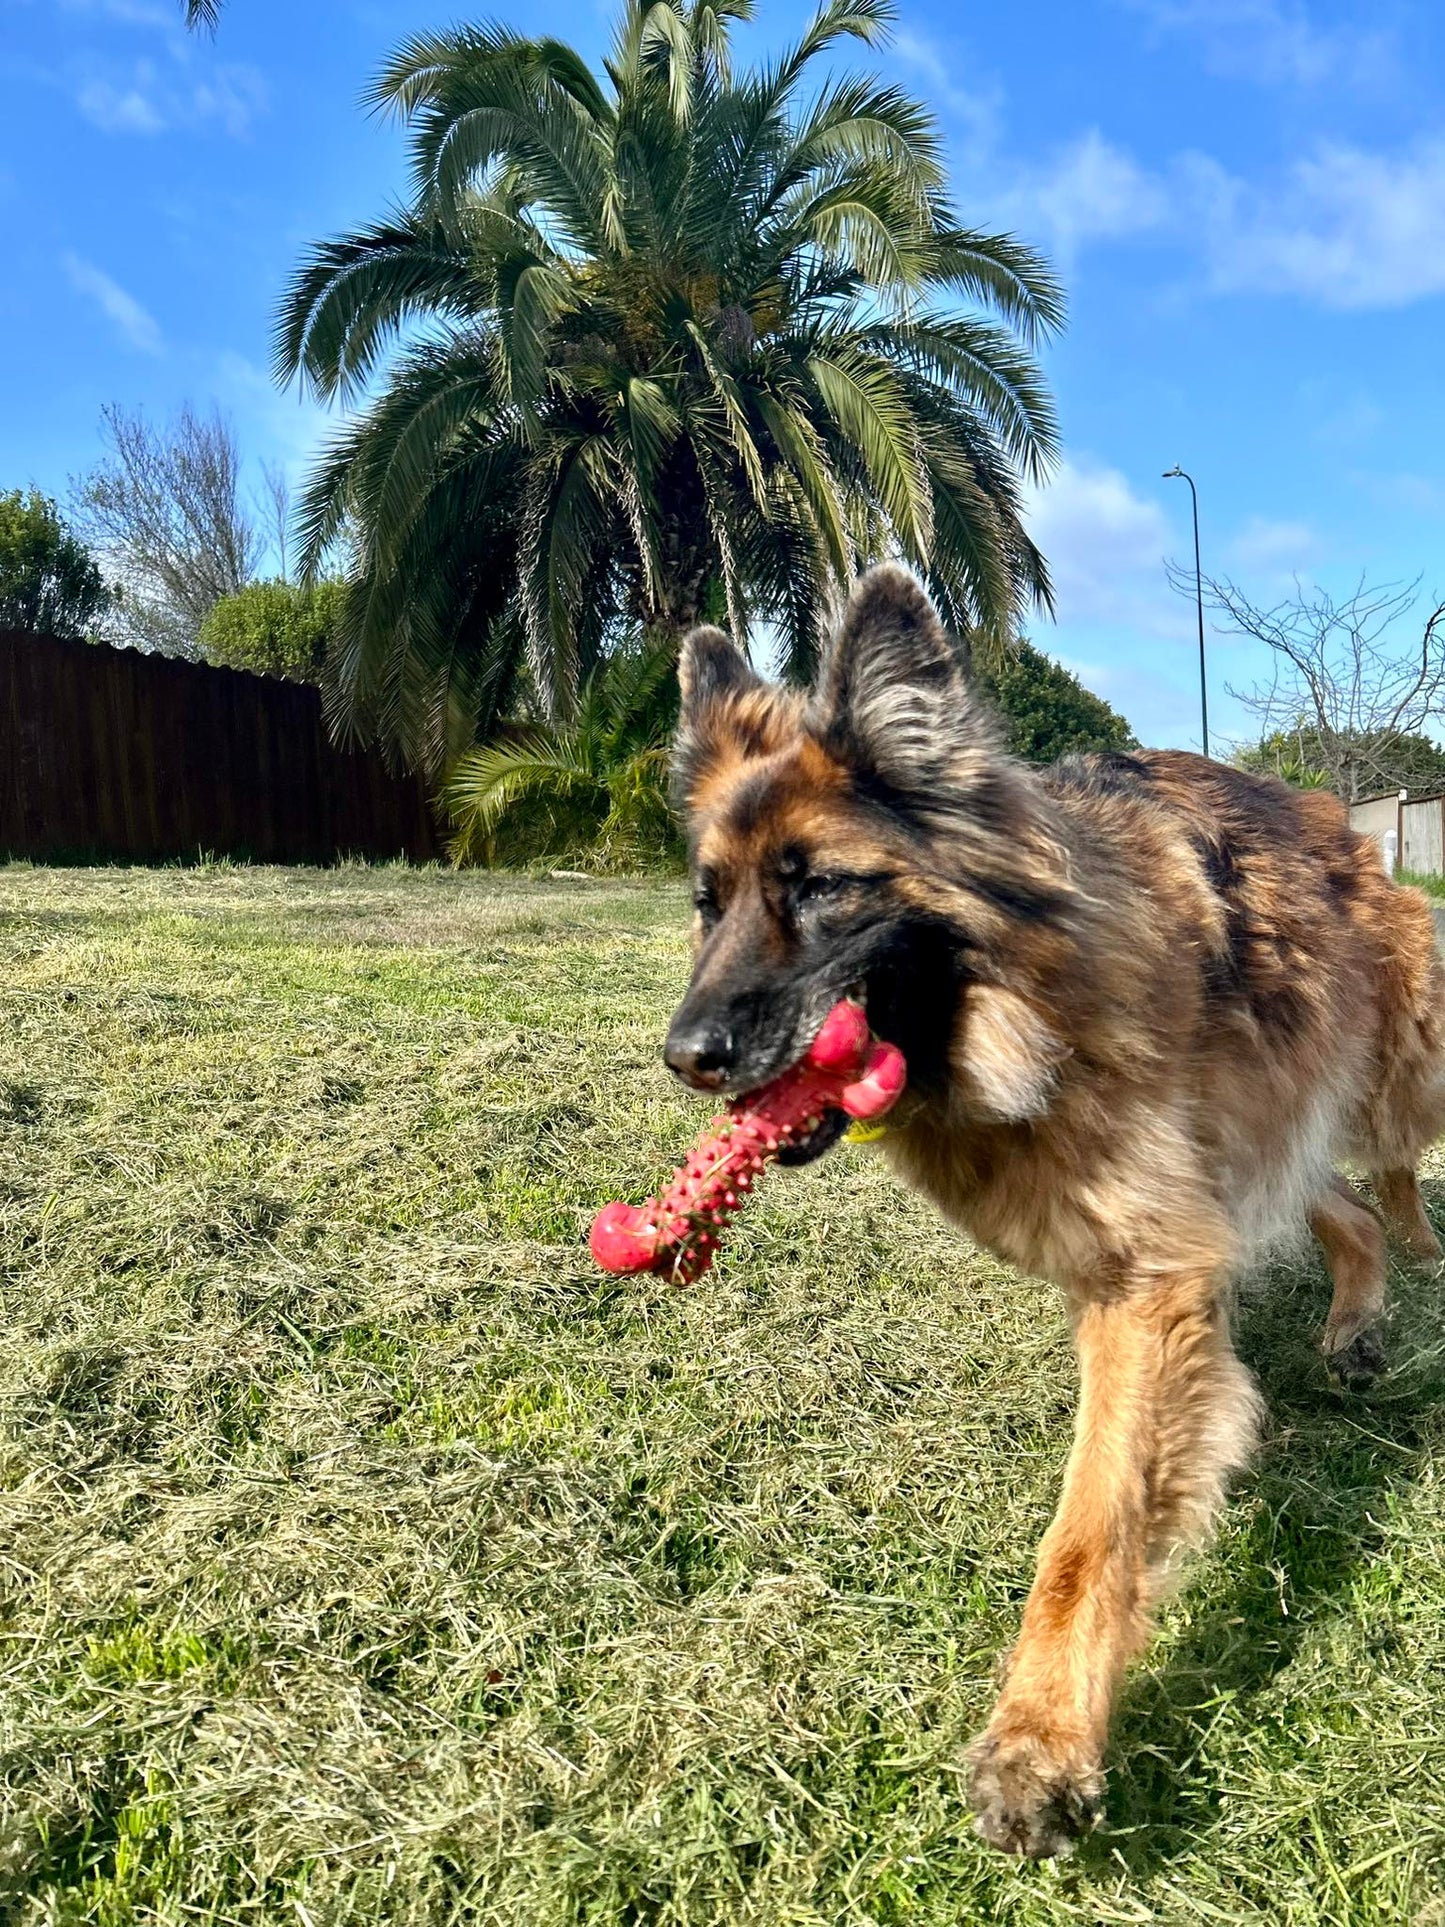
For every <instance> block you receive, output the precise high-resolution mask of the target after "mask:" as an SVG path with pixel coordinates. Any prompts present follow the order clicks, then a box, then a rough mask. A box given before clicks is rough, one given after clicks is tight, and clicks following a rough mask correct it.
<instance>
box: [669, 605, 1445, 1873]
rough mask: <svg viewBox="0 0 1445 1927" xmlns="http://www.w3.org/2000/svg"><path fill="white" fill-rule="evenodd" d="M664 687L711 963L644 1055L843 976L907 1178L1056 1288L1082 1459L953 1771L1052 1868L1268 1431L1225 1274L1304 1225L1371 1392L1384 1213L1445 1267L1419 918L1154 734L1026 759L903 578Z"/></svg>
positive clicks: (1347, 1359)
mask: <svg viewBox="0 0 1445 1927" xmlns="http://www.w3.org/2000/svg"><path fill="white" fill-rule="evenodd" d="M682 683H683V714H682V721H681V726H680V729H679V734H678V743H677V751H676V761H675V771H676V781H677V786H678V792H679V796H680V800H681V802H682V804H683V807H684V808H685V811H686V814H687V818H688V823H689V830H690V837H691V844H692V851H693V865H694V875H695V879H696V890H697V905H698V909H697V926H696V933H695V934H696V966H695V970H694V974H693V979H692V983H691V986H690V988H689V990H688V993H687V997H686V999H685V1000H684V1002H683V1004H682V1006H681V1008H680V1009H679V1011H678V1013H677V1017H676V1018H675V1020H674V1023H673V1027H672V1030H671V1032H670V1034H669V1040H668V1051H667V1054H668V1061H669V1062H670V1063H671V1064H672V1065H673V1067H674V1069H675V1070H677V1071H678V1073H679V1074H680V1075H681V1076H683V1077H685V1078H686V1079H687V1080H688V1081H689V1082H691V1083H693V1084H695V1085H697V1086H699V1087H705V1088H709V1089H723V1090H731V1091H741V1090H748V1089H751V1088H753V1087H754V1086H756V1085H758V1084H760V1083H761V1082H763V1081H764V1080H765V1079H767V1078H769V1077H771V1076H773V1075H774V1074H775V1073H776V1072H777V1071H778V1070H780V1069H781V1068H782V1067H783V1066H785V1065H786V1064H788V1063H790V1062H793V1061H794V1060H795V1059H796V1058H797V1057H799V1056H801V1054H802V1052H803V1051H804V1050H805V1049H806V1047H807V1045H808V1043H809V1041H810V1039H811V1037H812V1036H813V1034H814V1033H815V1032H816V1030H817V1027H818V1024H819V1022H820V1021H821V1019H822V1016H823V1014H824V1013H825V1012H826V1011H827V1010H828V1009H829V1007H830V1006H831V1005H832V1004H833V1002H834V1001H835V1000H836V999H837V998H838V997H839V996H841V995H842V994H844V992H845V991H847V990H850V989H852V990H853V991H854V992H855V994H862V995H865V996H866V999H867V1006H868V1011H869V1015H870V1017H871V1019H872V1022H873V1026H874V1028H875V1030H876V1031H877V1032H878V1033H879V1034H880V1035H882V1036H884V1037H887V1038H890V1039H892V1041H894V1042H895V1043H897V1044H899V1045H900V1046H901V1047H902V1049H903V1050H904V1052H905V1054H906V1057H907V1060H908V1069H909V1089H908V1092H907V1094H906V1096H905V1099H904V1102H903V1104H902V1105H901V1106H900V1109H899V1111H898V1113H897V1115H896V1121H895V1122H894V1124H893V1128H892V1129H891V1130H890V1131H889V1133H888V1135H887V1136H886V1138H885V1139H884V1149H885V1152H886V1154H887V1155H888V1157H889V1158H890V1159H891V1160H892V1162H893V1164H894V1166H895V1168H896V1169H897V1171H898V1172H899V1174H900V1175H901V1176H902V1177H903V1178H904V1179H906V1180H907V1182H909V1183H910V1184H913V1185H915V1186H917V1187H918V1188H919V1189H920V1190H922V1191H923V1192H925V1193H926V1194H927V1195H928V1196H929V1197H931V1198H932V1199H933V1200H934V1201H935V1202H936V1203H937V1205H938V1206H939V1208H940V1209H941V1210H942V1211H943V1212H944V1213H945V1214H946V1215H947V1216H948V1217H949V1218H951V1219H952V1220H954V1221H955V1222H956V1223H957V1224H959V1225H961V1226H962V1227H964V1229H965V1230H967V1231H968V1232H969V1233H970V1234H971V1235H972V1236H973V1237H974V1238H976V1239H977V1240H978V1241H979V1242H981V1243H982V1244H984V1245H986V1246H988V1248H989V1249H990V1250H992V1251H994V1252H996V1253H998V1255H999V1256H1000V1257H1003V1258H1005V1259H1007V1260H1009V1261H1011V1262H1012V1263H1013V1264H1015V1265H1017V1266H1018V1267H1019V1268H1020V1269H1022V1270H1024V1271H1027V1272H1032V1273H1036V1274H1039V1275H1042V1276H1044V1277H1047V1278H1051V1279H1053V1280H1054V1281H1056V1282H1057V1283H1058V1284H1059V1285H1060V1286H1061V1287H1062V1288H1063V1290H1064V1292H1065V1293H1066V1295H1067V1300H1068V1305H1069V1309H1070V1314H1071V1317H1072V1321H1073V1327H1074V1333H1075V1339H1076V1343H1077V1348H1078V1355H1079V1368H1080V1378H1081V1391H1080V1401H1079V1411H1078V1419H1077V1425H1076V1431H1075V1438H1074V1446H1073V1452H1072V1455H1071V1457H1070V1460H1069V1465H1068V1470H1067V1473H1066V1475H1065V1479H1064V1490H1063V1496H1062V1501H1061V1504H1060V1507H1059V1511H1058V1515H1057V1517H1056V1518H1055V1520H1054V1523H1053V1525H1052V1526H1051V1527H1050V1529H1049V1531H1048V1533H1047V1534H1046V1535H1045V1538H1044V1541H1043V1545H1042V1547H1041V1549H1040V1554H1039V1563H1038V1573H1037V1577H1036V1579H1035V1582H1034V1586H1033V1590H1032V1592H1031V1594H1030V1596H1029V1600H1028V1604H1027V1607H1026V1608H1025V1611H1024V1616H1023V1626H1022V1631H1021V1635H1020V1638H1019V1641H1018V1645H1017V1647H1016V1649H1015V1651H1014V1654H1013V1657H1012V1662H1011V1665H1010V1667H1009V1671H1008V1676H1007V1683H1006V1684H1005V1686H1004V1688H1003V1692H1002V1695H1001V1697H1000V1699H999V1702H998V1705H997V1707H996V1709H995V1711H994V1714H993V1717H992V1719H991V1720H990V1722H989V1725H988V1728H987V1730H986V1732H985V1733H984V1735H983V1736H982V1738H981V1739H980V1740H979V1742H978V1743H977V1745H976V1747H975V1749H974V1752H973V1755H972V1800H973V1804H974V1806H975V1808H976V1810H977V1813H978V1826H979V1829H980V1831H981V1832H982V1833H983V1834H984V1835H985V1837H986V1838H987V1839H989V1840H991V1841H993V1842H994V1843H995V1844H996V1845H998V1846H1000V1847H1002V1848H1004V1849H1006V1850H1007V1851H1009V1852H1013V1853H1023V1854H1033V1855H1039V1854H1049V1853H1054V1852H1058V1851H1059V1850H1061V1848H1063V1847H1064V1846H1065V1845H1066V1844H1067V1843H1068V1841H1069V1840H1070V1839H1071V1837H1072V1836H1073V1835H1075V1834H1076V1833H1078V1832H1079V1831H1081V1830H1082V1829H1084V1828H1085V1827H1087V1826H1088V1825H1090V1824H1091V1823H1092V1821H1093V1819H1094V1817H1095V1816H1096V1814H1097V1812H1098V1810H1099V1803H1100V1799H1101V1792H1102V1758H1103V1753H1104V1747H1105V1741H1106V1737H1107V1728H1108V1722H1109V1712H1110V1703H1111V1699H1112V1697H1113V1693H1114V1689H1115V1685H1116V1683H1117V1680H1118V1678H1119V1675H1120V1672H1121V1670H1122V1669H1123V1667H1124V1665H1125V1663H1126V1662H1127V1660H1128V1658H1129V1656H1130V1655H1131V1653H1133V1652H1134V1651H1136V1650H1137V1648H1138V1647H1139V1645H1140V1644H1141V1642H1142V1641H1143V1639H1144V1638H1145V1636H1146V1632H1147V1621H1148V1614H1149V1609H1150V1605H1151V1602H1152V1600H1153V1599H1154V1598H1155V1597H1156V1596H1157V1593H1158V1590H1159V1587H1160V1584H1161V1582H1162V1581H1163V1579H1164V1578H1165V1576H1166V1574H1167V1571H1168V1568H1169V1566H1170V1563H1171V1560H1172V1558H1173V1557H1174V1555H1175V1553H1176V1550H1177V1549H1178V1548H1179V1547H1180V1546H1181V1545H1182V1544H1183V1543H1185V1542H1186V1541H1188V1540H1189V1539H1190V1538H1193V1537H1196V1536H1197V1535H1198V1533H1199V1532H1200V1531H1201V1530H1202V1529H1203V1528H1204V1527H1205V1525H1206V1524H1207V1522H1208V1520H1209V1517H1210V1515H1211V1513H1212V1512H1213V1510H1214V1508H1215V1506H1216V1505H1217V1503H1218V1501H1219V1497H1220V1493H1221V1490H1222V1487H1223V1484H1224V1481H1225V1479H1226V1476H1227V1475H1228V1474H1229V1473H1230V1471H1231V1470H1232V1469H1234V1468H1236V1467H1238V1466H1239V1465H1241V1463H1242V1462H1243V1461H1244V1459H1245V1458H1246V1456H1247V1454H1248V1453H1249V1450H1250V1446H1251V1442H1252V1440H1253V1437H1254V1432H1255V1424H1256V1394H1255V1391H1254V1388H1253V1385H1252V1382H1251V1379H1250V1376H1249V1374H1248V1373H1247V1372H1246V1370H1245V1369H1244V1367H1243V1366H1242V1365H1241V1364H1240V1362H1239V1361H1238V1359H1237V1358H1236V1357H1235V1354H1234V1351H1233V1348H1232V1346H1231V1342H1230V1330H1229V1303H1230V1287H1231V1283H1232V1281H1233V1279H1234V1278H1235V1277H1236V1276H1237V1275H1238V1273H1239V1272H1240V1270H1241V1268H1242V1267H1243V1266H1244V1265H1245V1264H1246V1263H1247V1261H1248V1260H1249V1259H1250V1258H1251V1257H1252V1256H1253V1255H1255V1254H1257V1253H1258V1252H1259V1251H1260V1250H1261V1249H1263V1248H1264V1247H1265V1246H1267V1245H1268V1244H1269V1243H1270V1242H1271V1241H1273V1240H1276V1239H1278V1238H1280V1237H1282V1236H1285V1235H1288V1234H1289V1233H1291V1232H1292V1231H1293V1230H1294V1229H1295V1228H1296V1227H1297V1226H1298V1227H1301V1228H1302V1227H1303V1226H1304V1225H1305V1224H1306V1223H1307V1224H1308V1225H1309V1226H1310V1228H1311V1229H1312V1230H1313V1231H1314V1233H1315V1235H1316V1236H1317V1237H1318V1239H1319V1241H1320V1243H1321V1244H1322V1245H1323V1247H1324V1250H1325V1254H1326V1256H1327V1258H1328V1261H1329V1265H1330V1269H1331V1272H1332V1275H1333V1279H1334V1298H1333V1302H1332V1303H1331V1305H1330V1309H1329V1315H1328V1319H1327V1322H1326V1325H1325V1329H1324V1337H1323V1347H1324V1351H1325V1354H1326V1357H1327V1359H1328V1360H1329V1361H1330V1362H1331V1363H1332V1364H1333V1366H1334V1367H1335V1369H1336V1371H1337V1372H1338V1374H1339V1375H1340V1376H1341V1377H1343V1378H1346V1379H1352V1380H1364V1379H1368V1378H1370V1377H1372V1376H1373V1375H1374V1374H1375V1373H1376V1372H1377V1371H1378V1370H1379V1369H1380V1368H1381V1366H1382V1365H1383V1362H1384V1358H1383V1351H1382V1347H1381V1323H1382V1317H1383V1312H1384V1285H1385V1248H1384V1232H1383V1230H1382V1228H1381V1223H1380V1217H1383V1219H1384V1221H1385V1224H1386V1225H1387V1226H1388V1227H1389V1228H1390V1229H1391V1230H1393V1231H1394V1232H1395V1233H1396V1234H1398V1236H1399V1238H1400V1239H1401V1240H1402V1241H1403V1243H1404V1244H1405V1245H1406V1247H1407V1248H1408V1249H1409V1251H1410V1252H1412V1253H1413V1254H1415V1255H1416V1256H1418V1257H1420V1258H1422V1259H1432V1260H1433V1259H1436V1258H1438V1257H1439V1255H1440V1247H1439V1245H1438V1244H1437V1242H1436V1239H1435V1235H1434V1233H1433V1231H1432V1230H1431V1228H1430V1225H1429V1222H1428V1220H1427V1218H1426V1216H1425V1213H1424V1210H1423V1208H1422V1205H1421V1202H1420V1194H1419V1191H1418V1188H1417V1185H1416V1179H1415V1164H1416V1161H1417V1159H1418V1157H1419V1154H1420V1152H1421V1150H1422V1149H1423V1148H1424V1147H1425V1146H1426V1145H1427V1144H1429V1143H1430V1141H1431V1140H1432V1139H1433V1138H1435V1137H1436V1136H1437V1134H1439V1133H1440V1131H1441V1130H1442V1128H1445V1055H1442V1044H1445V1036H1442V1030H1445V981H1442V969H1441V964H1440V960H1439V958H1438V956H1437V952H1436V946H1435V933H1434V926H1433V922H1432V919H1431V915H1430V911H1429V908H1428V906H1427V904H1426V903H1425V901H1424V900H1423V898H1421V897H1420V896H1418V895H1417V894H1415V893H1414V892H1412V891H1409V890H1405V889H1400V888H1397V887H1396V886H1395V885H1394V884H1393V883H1392V882H1391V881H1390V880H1389V879H1388V877H1387V876H1386V875H1385V872H1384V870H1383V868H1382V866H1381V864H1380V861H1379V857H1378V855H1377V853H1376V851H1375V849H1374V847H1373V845H1372V844H1370V843H1369V842H1368V841H1367V840H1366V839H1365V838H1363V837H1361V836H1358V835H1357V834H1355V833H1354V832H1353V831H1352V830H1351V829H1350V827H1349V824H1348V822H1347V820H1346V817H1345V814H1344V811H1343V810H1342V809H1341V807H1340V805H1339V803H1338V802H1337V801H1336V800H1335V799H1334V798H1333V797H1331V796H1327V795H1323V794H1319V793H1315V794H1300V793H1297V792H1295V791H1292V790H1289V789H1287V788H1286V787H1285V786H1284V785H1283V784H1282V783H1277V782H1274V781H1272V780H1269V779H1265V778H1256V777H1251V776H1246V775H1243V774H1241V773H1239V772H1238V771H1236V770H1233V769H1228V768H1225V767H1222V766H1221V765H1219V764H1216V763H1211V762H1207V761H1205V760H1203V759H1202V758H1200V757H1196V756H1190V755H1185V754H1182V753H1179V752H1174V751H1165V752H1157V753H1143V754H1140V755H1137V756H1117V757H1106V758H1084V759H1080V760H1076V761H1072V762H1067V763H1064V764H1061V765H1060V766H1058V767H1057V768H1055V769H1053V770H1050V771H1047V772H1043V773H1040V772H1036V771H1032V770H1029V769H1026V768H1025V767H1023V766H1022V765H1020V764H1018V763H1016V762H1014V761H1012V760H1011V759H1010V758H1009V757H1008V756H1007V755H1005V754H1004V753H1003V751H1002V750H1001V748H1000V746H999V739H998V736H997V733H996V730H995V727H994V725H993V723H992V721H991V719H990V717H989V716H988V714H987V713H986V712H985V710H984V708H983V707H982V705H981V704H980V703H979V701H978V700H977V699H976V698H975V696H974V695H973V693H972V691H971V689H970V686H969V682H968V679H967V675H966V671H965V669H964V667H963V664H962V661H961V658H960V655H959V653H958V651H957V650H956V649H955V648H954V646H953V645H952V644H951V643H950V642H949V640H948V638H947V637H946V636H945V634H944V632H943V629H942V627H941V625H940V624H939V621H938V619H937V617H936V615H935V613H934V611H933V609H932V607H931V605H930V603H929V602H928V599H927V597H926V596H925V594H924V593H923V591H922V589H921V588H920V587H919V585H918V583H917V582H916V581H915V580H914V579H913V578H912V577H911V576H910V575H908V574H907V573H906V572H904V571H903V570H901V569H897V568H891V567H889V568H881V569H876V570H874V571H873V572H872V573H870V574H869V575H867V576H865V577H864V578H863V580H862V581H861V582H860V583H859V584H858V586H857V589H856V590H855V592H854V595H853V598H852V601H851V603H850V605H849V607H848V610H847V613H846V615H845V617H844V619H843V622H842V625H841V627H840V629H839V631H838V633H837V635H836V637H835V638H834V641H833V644H832V646H831V649H830V650H829V652H828V654H827V656H826V658H825V661H824V663H823V667H822V670H821V672H820V675H819V679H818V684H817V687H816V689H815V690H814V691H813V693H812V695H811V696H810V697H804V696H802V695H801V694H798V693H795V692H790V691H786V690H783V689H780V688H777V687H775V686H772V685H769V684H766V683H764V682H762V681H760V680H759V679H758V678H757V677H756V676H755V675H754V674H753V672H752V671H751V669H750V668H749V667H748V665H747V663H746V661H745V660H744V658H743V657H742V656H741V655H740V654H739V652H738V651H737V650H736V649H735V648H734V647H733V645H732V644H731V643H730V642H729V641H728V640H727V638H726V637H724V636H723V635H722V634H721V633H720V632H719V631H717V630H715V629H701V630H698V631H696V632H695V633H694V634H693V635H692V636H691V637H689V639H688V642H687V645H686V648H685V650H684V655H683V662H682ZM834 1134H835V1133H834V1131H833V1130H832V1129H831V1128H830V1127H828V1126H825V1128H824V1129H823V1130H822V1131H821V1132H820V1133H819V1135H818V1139H817V1141H816V1142H815V1143H814V1144H812V1145H811V1146H809V1147H806V1149H808V1150H810V1151H813V1152H816V1151H818V1150H821V1149H822V1148H824V1147H825V1146H826V1144H827V1143H829V1142H831V1141H832V1136H833V1135H834ZM1342 1158H1347V1159H1350V1160H1352V1161H1353V1162H1354V1163H1356V1164H1357V1165H1358V1166H1359V1167H1360V1168H1361V1169H1362V1170H1363V1171H1364V1172H1365V1173H1366V1174H1368V1176H1369V1178H1370V1179H1371V1181H1372V1184H1373V1188H1374V1193H1375V1196H1376V1198H1377V1200H1378V1204H1379V1216H1377V1215H1376V1213H1375V1212H1374V1211H1373V1210H1372V1209H1370V1208H1369V1207H1368V1206H1367V1205H1366V1204H1365V1203H1364V1201H1363V1199H1362V1197H1361V1196H1360V1194H1359V1193H1357V1192H1356V1191H1355V1189H1354V1188H1353V1187H1352V1186H1351V1185H1350V1184H1348V1183H1347V1182H1346V1181H1345V1180H1344V1179H1342V1178H1340V1177H1337V1176H1336V1175H1335V1170H1334V1165H1335V1160H1336V1159H1342Z"/></svg>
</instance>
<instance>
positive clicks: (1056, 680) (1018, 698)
mask: <svg viewBox="0 0 1445 1927" xmlns="http://www.w3.org/2000/svg"><path fill="white" fill-rule="evenodd" d="M978 680H979V682H980V683H981V685H982V686H983V688H984V689H985V690H987V692H988V694H989V695H990V696H991V697H992V699H993V701H994V703H995V704H996V705H997V706H998V708H999V709H1000V710H1001V711H1002V713H1003V716H1004V720H1005V722H1006V723H1007V725H1008V746H1009V748H1010V749H1011V750H1012V751H1013V753H1014V755H1015V756H1022V757H1024V758H1025V760H1026V761H1028V762H1030V763H1055V762H1057V761H1058V759H1059V758H1060V757H1061V756H1078V755H1082V754H1085V753H1087V752H1089V751H1108V750H1115V751H1117V750H1127V749H1137V748H1138V747H1139V745H1138V743H1137V742H1136V741H1135V740H1134V732H1133V730H1132V729H1130V727H1129V725H1128V723H1127V722H1125V720H1124V718H1123V717H1122V716H1121V715H1120V714H1119V712H1118V711H1117V710H1116V709H1111V708H1110V707H1109V705H1108V703H1106V702H1105V701H1104V699H1103V697H1102V696H1096V695H1095V694H1094V693H1093V691H1092V690H1090V689H1085V687H1084V685H1083V684H1082V683H1081V682H1080V681H1079V679H1078V677H1077V676H1076V675H1074V674H1073V672H1072V671H1071V670H1068V669H1065V668H1064V667H1063V665H1062V664H1060V663H1057V662H1055V661H1053V659H1052V658H1051V657H1049V656H1046V655H1045V654H1044V653H1043V651H1042V650H1041V649H1035V648H1034V646H1033V644H1032V643H1031V642H1020V643H1019V645H1018V647H1017V649H1016V650H1015V651H1014V653H1013V654H1012V655H1011V656H1010V657H1008V659H1007V660H1006V661H1004V662H1002V663H1001V664H1000V665H999V667H998V668H997V669H996V670H994V671H992V672H991V673H985V674H981V675H980V676H979V678H978Z"/></svg>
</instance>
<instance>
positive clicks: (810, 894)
mask: <svg viewBox="0 0 1445 1927" xmlns="http://www.w3.org/2000/svg"><path fill="white" fill-rule="evenodd" d="M852 885H853V878H852V877H843V876H827V875H820V876H810V877H804V878H803V880H802V881H801V882H800V883H799V884H798V886H797V897H798V901H799V903H826V902H828V900H829V899H830V898H831V897H839V896H842V894H843V892H844V891H845V890H848V889H851V888H852Z"/></svg>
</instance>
